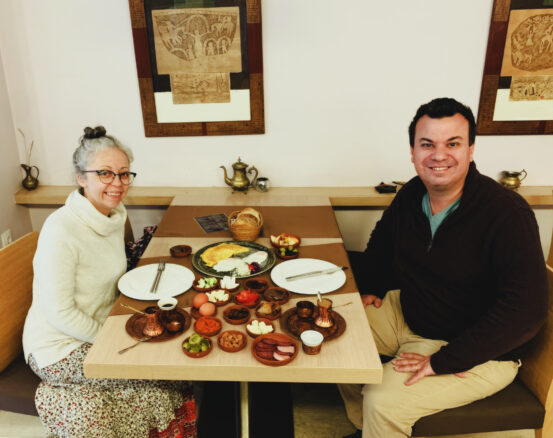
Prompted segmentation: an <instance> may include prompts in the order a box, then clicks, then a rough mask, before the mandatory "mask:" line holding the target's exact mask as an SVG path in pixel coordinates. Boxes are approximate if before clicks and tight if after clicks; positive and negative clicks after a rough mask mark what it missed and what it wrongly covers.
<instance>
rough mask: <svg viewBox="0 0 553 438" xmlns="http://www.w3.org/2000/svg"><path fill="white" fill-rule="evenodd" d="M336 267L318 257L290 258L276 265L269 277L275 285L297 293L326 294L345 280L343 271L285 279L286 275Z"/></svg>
mask: <svg viewBox="0 0 553 438" xmlns="http://www.w3.org/2000/svg"><path fill="white" fill-rule="evenodd" d="M330 268H337V266H336V265H335V264H334V263H330V262H327V261H325V260H318V259H292V260H287V261H285V262H282V263H281V264H279V265H276V266H275V267H274V268H273V270H272V271H271V279H272V280H273V283H275V284H276V285H278V286H280V287H283V288H285V289H288V290H289V291H291V292H296V293H298V294H305V295H310V294H316V293H317V292H320V293H322V294H326V293H328V292H332V291H335V290H336V289H339V288H341V287H342V286H343V284H344V283H345V282H346V274H344V271H337V272H333V273H332V274H322V275H317V276H315V277H307V278H300V279H298V280H293V281H287V280H286V277H290V276H292V275H297V274H303V273H306V272H312V271H320V270H323V269H330Z"/></svg>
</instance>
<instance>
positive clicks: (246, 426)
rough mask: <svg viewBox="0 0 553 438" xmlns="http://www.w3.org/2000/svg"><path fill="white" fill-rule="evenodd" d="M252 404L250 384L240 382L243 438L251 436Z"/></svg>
mask: <svg viewBox="0 0 553 438" xmlns="http://www.w3.org/2000/svg"><path fill="white" fill-rule="evenodd" d="M249 409H250V403H249V394H248V382H240V421H241V431H242V432H241V435H240V436H241V437H242V438H249V436H250V411H249Z"/></svg>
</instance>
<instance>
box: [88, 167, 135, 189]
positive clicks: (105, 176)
mask: <svg viewBox="0 0 553 438" xmlns="http://www.w3.org/2000/svg"><path fill="white" fill-rule="evenodd" d="M92 172H94V173H96V174H97V175H98V177H99V178H100V181H102V182H103V183H104V184H111V183H112V182H113V180H114V179H115V177H116V176H118V177H119V180H120V181H121V184H125V185H126V186H128V185H129V184H131V183H132V182H133V181H134V177H135V176H136V173H135V172H119V173H115V172H113V171H111V170H83V173H92Z"/></svg>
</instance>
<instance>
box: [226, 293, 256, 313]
mask: <svg viewBox="0 0 553 438" xmlns="http://www.w3.org/2000/svg"><path fill="white" fill-rule="evenodd" d="M256 293H257V292H256ZM237 295H238V294H234V295H233V297H232V301H234V302H235V303H236V304H237V305H239V306H244V307H247V308H249V309H253V308H255V307H256V306H257V305H258V304H259V302H260V301H261V294H258V295H259V296H258V297H257V300H255V301H254V303H253V304H243V303H241V302H240V301H238V299H237V298H236V296H237Z"/></svg>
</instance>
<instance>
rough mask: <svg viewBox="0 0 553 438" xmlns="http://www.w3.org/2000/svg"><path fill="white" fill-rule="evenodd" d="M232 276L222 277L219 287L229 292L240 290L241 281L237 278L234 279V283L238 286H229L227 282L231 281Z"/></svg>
mask: <svg viewBox="0 0 553 438" xmlns="http://www.w3.org/2000/svg"><path fill="white" fill-rule="evenodd" d="M231 278H232V277H228V276H225V277H223V278H221V279H220V280H219V288H221V289H225V290H227V291H228V292H234V291H235V290H238V288H239V287H240V282H239V281H238V280H236V278H235V279H234V283H235V284H236V286H233V287H229V286H228V284H227V283H228V282H229V281H230V279H231Z"/></svg>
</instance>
